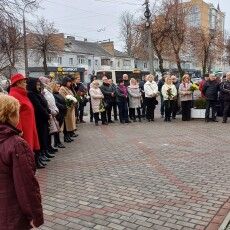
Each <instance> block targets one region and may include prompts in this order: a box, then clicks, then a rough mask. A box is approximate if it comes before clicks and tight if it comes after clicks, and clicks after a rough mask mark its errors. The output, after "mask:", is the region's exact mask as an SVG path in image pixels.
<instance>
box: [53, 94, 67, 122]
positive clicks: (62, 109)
mask: <svg viewBox="0 0 230 230" xmlns="http://www.w3.org/2000/svg"><path fill="white" fill-rule="evenodd" d="M53 95H54V98H55V102H56V106H57V107H58V109H59V113H58V115H57V116H56V118H57V120H58V122H59V125H60V126H62V124H63V122H64V119H65V115H66V113H67V106H66V103H65V98H64V97H63V96H62V95H61V94H60V93H58V92H57V93H53Z"/></svg>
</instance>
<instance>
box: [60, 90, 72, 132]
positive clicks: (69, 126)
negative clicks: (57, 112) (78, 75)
mask: <svg viewBox="0 0 230 230" xmlns="http://www.w3.org/2000/svg"><path fill="white" fill-rule="evenodd" d="M59 93H60V94H61V95H62V96H63V97H64V98H66V96H67V95H72V96H74V94H73V92H72V91H71V90H70V89H68V88H67V87H65V86H62V87H61V88H60V90H59ZM65 125H66V131H68V132H71V131H74V130H76V117H75V105H74V104H73V105H72V107H71V108H68V109H67V114H66V116H65Z"/></svg>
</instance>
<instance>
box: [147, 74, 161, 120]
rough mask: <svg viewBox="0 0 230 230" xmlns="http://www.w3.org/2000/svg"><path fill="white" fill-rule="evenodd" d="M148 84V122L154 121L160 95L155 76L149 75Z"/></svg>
mask: <svg viewBox="0 0 230 230" xmlns="http://www.w3.org/2000/svg"><path fill="white" fill-rule="evenodd" d="M146 80H147V82H146V83H145V84H144V92H145V102H146V106H147V111H146V118H147V119H148V121H149V122H150V121H154V110H155V108H156V105H157V103H158V102H157V99H156V97H157V95H158V86H157V83H156V82H155V81H154V76H153V75H151V74H150V75H148V76H147V78H146Z"/></svg>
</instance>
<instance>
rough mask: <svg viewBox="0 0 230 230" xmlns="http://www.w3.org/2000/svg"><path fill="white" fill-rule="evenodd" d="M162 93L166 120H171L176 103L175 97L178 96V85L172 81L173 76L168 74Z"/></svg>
mask: <svg viewBox="0 0 230 230" xmlns="http://www.w3.org/2000/svg"><path fill="white" fill-rule="evenodd" d="M161 93H162V95H163V99H164V105H165V120H164V121H166V122H167V121H168V122H170V121H171V116H172V111H173V106H174V103H175V97H176V96H177V89H176V86H175V85H174V84H173V82H172V78H171V76H170V75H167V76H166V78H165V83H164V85H163V86H162V89H161Z"/></svg>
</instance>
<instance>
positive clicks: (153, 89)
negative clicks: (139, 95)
mask: <svg viewBox="0 0 230 230" xmlns="http://www.w3.org/2000/svg"><path fill="white" fill-rule="evenodd" d="M144 91H145V97H148V98H153V97H156V96H157V93H158V86H157V83H156V82H155V81H152V82H149V81H147V82H146V83H145V85H144Z"/></svg>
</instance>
